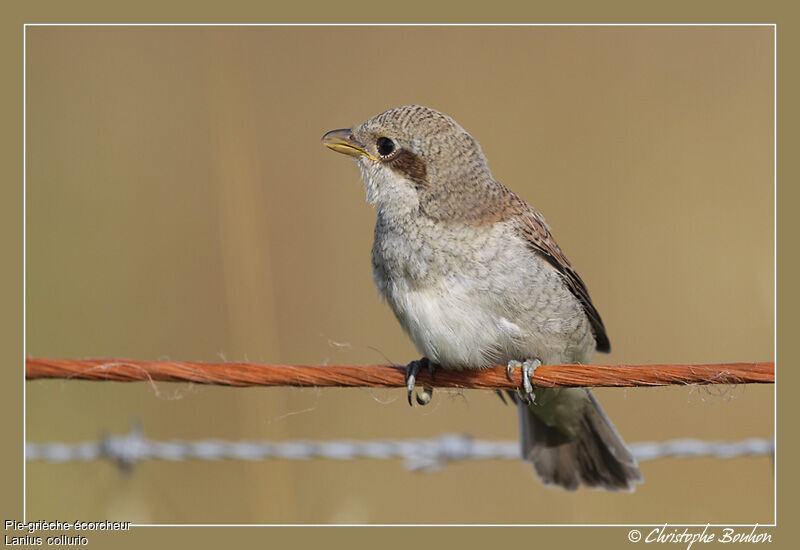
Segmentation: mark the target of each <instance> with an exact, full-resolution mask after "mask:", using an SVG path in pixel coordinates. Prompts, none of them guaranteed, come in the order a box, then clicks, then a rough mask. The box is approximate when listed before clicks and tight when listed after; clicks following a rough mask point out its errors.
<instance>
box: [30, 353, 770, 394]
mask: <svg viewBox="0 0 800 550" xmlns="http://www.w3.org/2000/svg"><path fill="white" fill-rule="evenodd" d="M520 371H521V369H515V370H514V373H513V376H512V380H509V379H508V378H507V377H506V369H505V367H502V366H501V367H490V368H486V369H482V370H477V371H446V370H444V369H437V370H436V372H435V373H434V375H433V377H432V378H431V376H430V374H429V373H428V372H427V371H426V370H425V369H422V370H421V371H420V373H419V375H418V376H417V385H419V386H426V387H431V388H475V389H492V390H502V389H514V388H518V387H520V385H521V383H522V374H521V372H520ZM25 378H26V379H28V380H34V379H41V378H66V379H75V380H106V381H115V382H135V381H150V382H153V381H164V382H194V383H197V384H215V385H221V386H295V387H308V386H315V387H376V388H396V387H404V386H405V377H404V367H396V366H387V365H369V366H353V365H330V366H306V365H261V364H252V363H200V362H189V361H131V360H122V359H45V358H39V357H28V358H27V359H26V360H25ZM774 382H775V363H774V362H759V363H721V364H702V365H542V366H541V367H539V368H537V369H536V373H535V376H534V379H533V383H534V385H535V386H540V387H632V386H670V385H687V384H753V383H757V384H758V383H760V384H764V383H767V384H768V383H774Z"/></svg>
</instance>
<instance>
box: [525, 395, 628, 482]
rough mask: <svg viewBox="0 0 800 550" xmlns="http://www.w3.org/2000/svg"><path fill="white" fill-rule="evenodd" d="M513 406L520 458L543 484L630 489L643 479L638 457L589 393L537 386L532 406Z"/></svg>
mask: <svg viewBox="0 0 800 550" xmlns="http://www.w3.org/2000/svg"><path fill="white" fill-rule="evenodd" d="M517 406H518V408H519V424H520V443H521V446H522V457H523V458H524V459H525V460H530V461H531V462H532V463H533V467H534V470H536V473H537V475H538V476H539V477H540V478H541V479H542V481H543V482H544V483H545V484H547V485H558V486H560V487H563V488H564V489H567V490H569V491H572V490H575V489H577V488H578V485H580V484H581V483H583V484H584V485H587V486H589V487H596V488H600V489H605V490H608V491H619V490H623V491H633V489H634V483H636V482H641V481H642V474H641V472H640V471H639V468H638V466H637V464H636V459H634V458H633V455H631V452H630V451H629V450H628V448H627V447H626V446H625V442H624V441H622V438H621V437H620V436H619V434H618V433H617V430H616V429H615V428H614V425H613V424H611V421H610V420H609V419H608V417H607V416H606V414H605V413H604V412H603V409H602V408H600V404H599V403H598V402H597V400H596V399H595V398H594V396H593V395H592V394H591V392H590V391H589V390H586V389H584V388H576V389H550V388H539V389H537V390H536V403H534V404H533V405H526V404H525V403H518V405H517Z"/></svg>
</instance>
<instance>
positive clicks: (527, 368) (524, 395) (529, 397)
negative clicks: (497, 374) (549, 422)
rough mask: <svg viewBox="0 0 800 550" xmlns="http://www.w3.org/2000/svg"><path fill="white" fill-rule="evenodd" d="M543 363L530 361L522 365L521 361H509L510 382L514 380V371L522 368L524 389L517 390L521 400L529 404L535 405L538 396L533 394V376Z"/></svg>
mask: <svg viewBox="0 0 800 550" xmlns="http://www.w3.org/2000/svg"><path fill="white" fill-rule="evenodd" d="M541 364H542V362H541V361H539V360H538V359H528V360H526V361H524V362H522V363H520V362H519V361H509V362H508V365H506V376H508V379H509V380H512V381H513V380H514V376H513V373H514V369H515V368H516V367H522V388H520V389H518V390H517V395H518V396H519V398H520V399H521V400H522V401H523V402H525V403H528V404H531V403H534V402H535V398H536V396H535V395H534V393H533V384H532V380H533V374H534V372H536V369H537V368H538V367H539V366H541Z"/></svg>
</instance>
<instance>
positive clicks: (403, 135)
mask: <svg viewBox="0 0 800 550" xmlns="http://www.w3.org/2000/svg"><path fill="white" fill-rule="evenodd" d="M322 141H323V143H324V144H325V145H326V146H327V147H329V148H330V149H333V150H334V151H337V152H339V153H344V154H346V155H350V156H352V157H355V159H356V162H357V163H358V165H359V168H360V169H361V174H362V177H363V178H364V184H365V187H366V189H367V201H368V202H370V203H377V204H379V205H380V207H381V208H383V209H390V210H398V211H400V210H408V209H414V208H416V207H417V206H418V205H419V204H420V201H423V200H424V201H428V202H429V201H431V200H436V198H437V197H443V196H445V195H446V196H451V195H453V194H454V193H455V194H458V192H459V191H460V190H461V188H462V187H463V186H464V185H465V184H469V182H471V181H475V180H479V179H483V178H485V177H489V178H491V174H490V173H489V169H488V167H487V165H486V158H485V157H484V156H483V153H482V152H481V148H480V145H478V142H477V141H475V139H474V138H473V137H472V136H470V135H469V134H468V133H467V132H466V131H465V130H464V129H463V128H462V127H461V126H459V125H458V124H457V123H456V122H455V121H454V120H453V119H452V118H450V117H448V116H447V115H444V114H442V113H440V112H438V111H435V110H433V109H430V108H428V107H423V106H421V105H407V106H405V107H397V108H395V109H390V110H389V111H386V112H384V113H381V114H379V115H377V116H375V117H372V118H370V119H369V120H367V121H366V122H365V123H363V124H361V125H360V126H355V127H353V128H347V129H342V130H333V131H331V132H328V133H327V134H325V135H324V136H323V138H322ZM451 198H452V197H451Z"/></svg>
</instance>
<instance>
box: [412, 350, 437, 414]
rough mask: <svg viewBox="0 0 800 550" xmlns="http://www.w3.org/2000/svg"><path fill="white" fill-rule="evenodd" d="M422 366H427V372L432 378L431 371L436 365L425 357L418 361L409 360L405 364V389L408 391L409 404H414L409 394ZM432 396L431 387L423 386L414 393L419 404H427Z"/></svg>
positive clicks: (432, 371)
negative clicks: (419, 390)
mask: <svg viewBox="0 0 800 550" xmlns="http://www.w3.org/2000/svg"><path fill="white" fill-rule="evenodd" d="M423 366H424V367H427V369H428V372H430V374H431V378H433V373H434V371H435V369H436V366H435V365H434V364H433V362H431V361H430V360H429V359H428V358H427V357H423V358H422V359H420V360H418V361H411V362H410V363H409V364H408V365H406V390H407V391H408V404H409V406H413V405H414V403H413V401H411V395H412V394H413V393H414V386H415V384H416V381H417V374H419V369H421V368H422V367H423ZM432 398H433V388H423V389H422V392H418V393H417V395H416V401H417V403H418V404H420V405H427V404H428V403H430V402H431V399H432Z"/></svg>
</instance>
